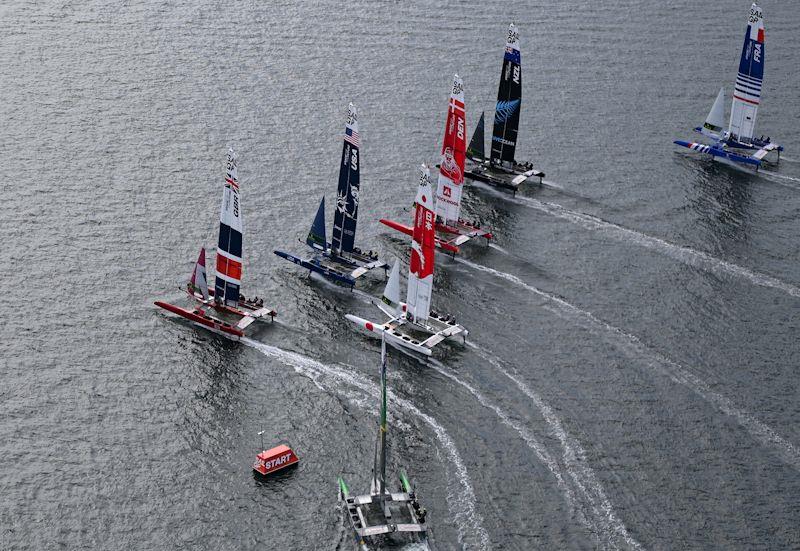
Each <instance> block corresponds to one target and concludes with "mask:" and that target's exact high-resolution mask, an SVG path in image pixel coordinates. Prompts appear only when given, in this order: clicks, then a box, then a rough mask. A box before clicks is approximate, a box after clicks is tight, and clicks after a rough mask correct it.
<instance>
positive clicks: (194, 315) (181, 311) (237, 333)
mask: <svg viewBox="0 0 800 551" xmlns="http://www.w3.org/2000/svg"><path fill="white" fill-rule="evenodd" d="M153 304H155V305H156V306H158V307H159V308H163V309H164V310H167V311H168V312H172V313H173V314H177V315H179V316H181V317H182V318H186V319H187V320H189V321H191V322H194V323H196V324H197V325H200V326H202V327H206V328H208V329H210V330H212V331H217V332H219V333H223V334H225V335H226V336H230V337H233V338H237V339H238V338H241V337H244V331H242V330H241V329H238V328H236V327H234V326H233V325H230V324H229V323H226V322H224V321H222V320H218V319H216V318H212V317H210V316H208V315H207V314H200V313H198V312H202V310H199V309H198V310H195V311H192V310H186V309H185V308H181V307H180V306H175V305H174V304H170V303H168V302H162V301H160V300H157V301H155V302H154V303H153Z"/></svg>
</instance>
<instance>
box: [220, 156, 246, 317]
mask: <svg viewBox="0 0 800 551" xmlns="http://www.w3.org/2000/svg"><path fill="white" fill-rule="evenodd" d="M225 171H226V172H225V183H224V186H223V191H222V209H221V210H220V213H219V241H218V243H217V277H216V280H215V282H214V300H216V301H217V302H221V303H224V304H225V305H226V306H234V307H235V306H238V304H239V287H240V286H241V284H242V229H243V228H242V202H241V195H240V193H241V192H240V190H239V178H238V174H237V170H236V154H235V153H234V151H233V149H229V150H228V158H227V161H226V164H225Z"/></svg>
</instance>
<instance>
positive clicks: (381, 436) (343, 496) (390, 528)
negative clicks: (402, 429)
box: [339, 340, 427, 551]
mask: <svg viewBox="0 0 800 551" xmlns="http://www.w3.org/2000/svg"><path fill="white" fill-rule="evenodd" d="M386 402H387V400H386V341H385V340H384V341H383V342H382V344H381V420H380V427H379V428H378V442H377V443H376V444H377V445H376V450H375V458H374V463H373V467H372V484H371V489H370V493H369V494H366V495H360V496H351V495H350V490H349V489H348V488H347V484H345V482H344V479H342V477H339V499H340V501H342V502H343V506H344V512H345V514H346V515H347V517H348V519H349V522H350V525H351V526H352V528H353V534H354V536H355V540H356V545H357V546H358V549H359V551H366V550H368V549H383V548H384V547H393V546H402V545H404V544H408V543H427V526H426V524H425V516H426V511H425V509H424V508H422V507H421V506H420V504H419V502H418V501H417V496H416V493H415V491H414V489H413V488H412V487H411V484H410V483H409V481H408V477H407V476H406V474H405V473H404V472H402V471H401V472H400V477H399V478H400V490H401V491H399V492H396V493H391V492H389V491H387V489H386V433H387V428H388V423H387V419H386Z"/></svg>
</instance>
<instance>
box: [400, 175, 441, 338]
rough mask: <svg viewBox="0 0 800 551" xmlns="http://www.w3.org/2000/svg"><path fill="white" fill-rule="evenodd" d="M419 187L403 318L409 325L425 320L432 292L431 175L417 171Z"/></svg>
mask: <svg viewBox="0 0 800 551" xmlns="http://www.w3.org/2000/svg"><path fill="white" fill-rule="evenodd" d="M419 172H420V177H419V187H418V188H417V197H416V199H415V201H414V203H415V205H416V206H415V211H414V232H413V234H412V241H411V264H410V266H409V273H408V296H407V299H406V303H407V305H408V307H407V312H406V317H407V318H408V320H409V321H411V322H417V323H419V322H423V321H425V320H427V319H428V314H429V313H430V308H431V294H432V291H433V263H434V258H435V254H436V235H435V230H434V225H435V218H434V213H433V196H432V189H431V180H430V171H429V170H428V167H427V166H425V165H422V166H421V167H420V171H419Z"/></svg>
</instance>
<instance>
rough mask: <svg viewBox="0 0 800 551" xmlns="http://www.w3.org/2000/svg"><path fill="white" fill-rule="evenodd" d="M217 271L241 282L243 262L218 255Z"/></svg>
mask: <svg viewBox="0 0 800 551" xmlns="http://www.w3.org/2000/svg"><path fill="white" fill-rule="evenodd" d="M217 273H218V274H222V275H224V276H227V277H229V278H231V279H235V280H236V281H239V282H241V280H242V263H241V262H238V261H236V260H232V259H230V258H225V257H224V256H222V255H221V254H218V255H217Z"/></svg>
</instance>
